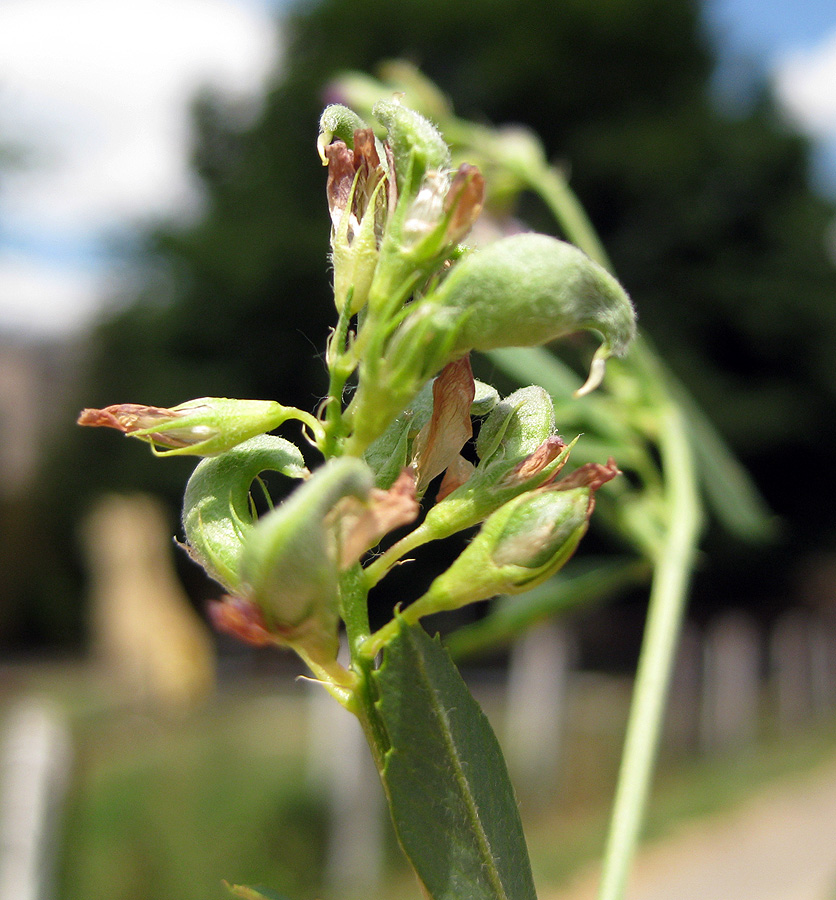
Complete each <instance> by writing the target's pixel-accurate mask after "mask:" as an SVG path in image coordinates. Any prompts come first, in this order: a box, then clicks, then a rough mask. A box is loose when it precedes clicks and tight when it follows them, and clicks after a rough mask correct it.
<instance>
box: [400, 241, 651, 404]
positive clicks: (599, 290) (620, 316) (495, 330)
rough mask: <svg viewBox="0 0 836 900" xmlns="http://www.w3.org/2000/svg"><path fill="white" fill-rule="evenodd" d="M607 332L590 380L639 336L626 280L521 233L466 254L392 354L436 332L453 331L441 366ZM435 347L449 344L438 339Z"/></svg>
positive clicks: (568, 248)
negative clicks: (474, 355)
mask: <svg viewBox="0 0 836 900" xmlns="http://www.w3.org/2000/svg"><path fill="white" fill-rule="evenodd" d="M582 330H587V331H594V332H597V333H598V334H600V336H601V338H602V343H601V346H600V347H599V349H598V351H597V352H596V354H595V358H594V360H593V366H592V370H591V372H590V378H589V380H588V382H587V385H585V386H584V389H583V390H591V389H592V388H593V387H595V386H596V385H597V384H598V383H599V382H600V380H601V377H602V375H603V364H604V360H605V359H606V358H607V357H608V356H611V355H614V354H615V355H620V354H622V353H623V352H624V351H625V350H626V349H627V346H628V344H629V343H630V341H631V340H632V339H633V337H634V335H635V312H634V310H633V306H632V304H631V302H630V299H629V297H628V296H627V294H626V293H625V291H624V289H623V288H622V287H621V285H620V284H619V283H618V282H617V281H616V280H615V278H613V277H612V275H610V274H609V272H607V271H606V269H604V268H603V267H602V266H599V265H598V264H597V263H595V262H593V261H592V260H591V259H589V257H587V256H586V255H585V254H584V253H582V252H581V251H580V250H578V249H577V247H574V246H573V245H572V244H567V243H565V242H564V241H559V240H557V239H556V238H552V237H549V236H547V235H542V234H519V235H514V236H513V237H508V238H503V239H501V240H498V241H496V242H495V243H493V244H491V245H489V246H488V247H486V248H485V249H484V250H482V251H476V252H472V253H470V254H468V255H467V256H465V257H464V258H463V259H461V260H460V261H459V262H458V263H457V264H456V265H455V266H453V268H452V270H451V272H450V274H449V275H448V276H447V277H446V278H445V279H444V281H443V282H442V283H441V285H440V286H439V287H438V288H437V290H436V291H434V292H433V293H432V294H429V295H428V296H427V297H426V298H425V299H424V300H423V302H422V303H421V304H419V305H418V306H417V307H416V310H415V312H414V313H413V315H412V316H410V318H408V319H407V320H406V322H405V323H404V325H403V327H402V330H401V332H400V334H399V335H398V336H397V337H396V339H395V341H394V342H393V345H392V352H393V353H408V352H409V351H408V348H409V347H410V345H411V344H412V343H413V342H415V341H418V342H420V343H423V344H424V345H427V344H428V336H429V335H430V334H434V333H450V334H454V335H455V337H454V338H453V339H452V340H451V341H450V342H449V344H447V345H446V347H445V350H446V352H447V353H448V354H449V355H448V356H447V358H444V359H434V360H432V365H434V366H437V367H438V368H440V367H441V365H444V363H446V362H447V361H448V360H449V359H454V358H455V357H456V356H460V355H462V354H464V353H467V352H468V351H470V350H492V349H494V348H497V347H533V346H538V345H540V344H545V343H548V342H549V341H552V340H554V339H555V338H559V337H563V336H565V335H568V334H571V333H573V332H576V331H582ZM436 346H439V347H440V346H443V345H442V344H440V343H438V344H436Z"/></svg>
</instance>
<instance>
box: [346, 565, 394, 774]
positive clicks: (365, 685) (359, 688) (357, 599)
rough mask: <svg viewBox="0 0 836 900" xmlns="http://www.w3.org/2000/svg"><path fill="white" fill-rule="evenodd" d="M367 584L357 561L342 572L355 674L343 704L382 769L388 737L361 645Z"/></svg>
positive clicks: (370, 663) (371, 663)
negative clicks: (358, 723) (351, 713)
mask: <svg viewBox="0 0 836 900" xmlns="http://www.w3.org/2000/svg"><path fill="white" fill-rule="evenodd" d="M368 594H369V591H368V588H367V587H366V584H365V579H364V578H363V570H362V569H361V568H360V565H359V563H358V564H357V565H355V566H352V567H351V569H349V570H348V571H347V572H345V573H344V575H343V576H342V579H341V584H340V597H341V606H342V610H341V611H342V617H343V621H344V622H345V627H346V633H347V637H348V646H349V650H350V652H351V664H352V669H353V670H354V672H355V673H356V674H357V676H358V681H357V684H356V685H355V687H354V689H353V692H352V698H351V702H350V703H348V704H345V705H346V707H347V708H348V709H350V710H351V712H353V713H354V714H355V715H356V716H357V718H358V719H359V720H360V724H361V725H362V726H363V732H364V733H365V735H366V740H367V741H368V742H369V747H370V749H371V751H372V757H373V758H374V762H375V765H376V766H377V769H378V771H379V772H381V773H382V772H383V764H384V757H385V755H386V751H387V750H388V749H389V737H388V735H387V733H386V729H385V727H384V725H383V723H382V721H381V719H380V715H379V713H378V711H377V707H376V706H375V701H376V699H377V698H376V697H375V693H374V684H373V682H372V670H373V668H374V660H373V659H369V658H368V657H366V656H363V655H362V654H361V653H360V652H359V651H360V646H361V645H362V643H363V642H364V641H365V640H366V639H367V638H368V636H369V631H370V629H369V613H368Z"/></svg>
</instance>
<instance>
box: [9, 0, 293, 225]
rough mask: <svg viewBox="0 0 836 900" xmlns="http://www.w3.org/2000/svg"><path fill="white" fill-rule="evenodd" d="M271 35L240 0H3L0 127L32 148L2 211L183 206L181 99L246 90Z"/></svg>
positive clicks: (56, 220) (87, 213)
mask: <svg viewBox="0 0 836 900" xmlns="http://www.w3.org/2000/svg"><path fill="white" fill-rule="evenodd" d="M275 48H276V40H275V32H274V28H273V26H272V22H271V20H270V18H269V17H268V13H267V11H266V10H265V9H264V8H263V7H261V6H258V5H255V4H247V3H244V2H241V0H238V2H236V0H72V2H69V0H3V2H0V136H6V137H8V136H9V135H11V137H12V138H14V139H16V140H17V141H18V142H20V143H22V144H23V145H24V146H26V145H28V146H29V147H30V148H31V151H32V162H31V164H30V166H29V167H28V168H27V169H26V170H25V171H23V172H20V173H18V174H16V175H13V176H11V177H8V178H7V182H6V186H5V187H4V192H3V195H2V197H0V203H2V207H0V210H1V211H2V214H3V217H4V219H5V220H6V222H7V223H8V222H11V225H12V227H14V225H15V223H16V222H19V223H20V224H21V225H22V227H25V228H27V230H31V229H32V228H37V227H46V228H49V229H68V228H72V229H76V230H78V229H89V230H94V229H99V228H107V227H109V226H111V225H112V224H115V223H120V222H124V220H125V219H129V218H132V217H141V216H144V215H147V214H149V213H159V212H168V211H171V210H178V209H181V208H183V205H184V203H187V200H188V198H189V197H190V196H192V195H191V193H190V186H189V181H188V175H187V169H186V150H187V144H188V126H187V121H186V119H185V117H184V110H185V108H186V106H187V104H188V101H189V99H190V98H191V97H192V96H193V95H194V92H195V91H196V90H197V89H198V88H199V87H201V86H202V85H204V84H207V83H210V84H216V85H220V86H222V87H223V88H224V89H225V90H229V91H232V92H239V93H248V92H249V93H251V92H253V91H254V89H256V88H257V87H258V86H259V85H260V84H261V83H262V81H263V79H264V77H265V76H266V74H267V73H268V71H269V69H270V68H271V66H272V65H274V63H275Z"/></svg>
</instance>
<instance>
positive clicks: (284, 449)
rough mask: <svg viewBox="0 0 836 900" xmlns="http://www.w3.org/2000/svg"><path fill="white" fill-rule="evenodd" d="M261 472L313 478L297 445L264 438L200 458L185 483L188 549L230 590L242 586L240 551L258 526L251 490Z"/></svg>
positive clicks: (263, 436)
mask: <svg viewBox="0 0 836 900" xmlns="http://www.w3.org/2000/svg"><path fill="white" fill-rule="evenodd" d="M262 472H280V473H281V474H283V475H286V476H287V477H289V478H305V477H306V476H307V475H308V474H309V473H308V470H307V469H306V468H305V461H304V459H303V458H302V454H301V452H300V451H299V448H298V447H297V446H296V445H295V444H291V443H290V441H286V440H285V439H284V438H280V437H276V436H275V435H272V434H265V435H261V436H259V437H255V438H251V439H250V440H249V441H245V442H244V443H243V444H239V445H238V446H237V447H234V448H233V449H232V450H229V451H227V452H226V453H223V454H221V455H219V456H213V457H211V458H209V459H204V460H202V461H201V462H200V463H198V465H197V467H196V468H195V470H194V472H193V473H192V476H191V478H189V482H188V484H187V485H186V493H185V496H184V498H183V529H184V531H185V534H186V541H187V545H186V549H187V550H188V552H189V555H190V556H191V557H192V559H194V560H195V562H197V563H199V564H200V565H201V566H203V568H204V569H205V570H206V572H207V573H208V574H209V575H210V576H211V577H212V578H214V579H215V580H216V581H219V582H220V583H221V584H222V585H224V587H225V588H226V589H227V590H229V591H232V592H234V591H236V590H238V588H239V587H240V576H239V564H240V558H241V551H242V549H243V547H244V543H245V542H246V539H247V535H248V534H249V533H250V532H251V531H252V528H253V526H254V524H255V518H254V515H253V510H252V505H251V500H250V487H251V485H252V483H253V481H254V480H255V479H256V478H257V477H258V476H259V475H260V474H261V473H262Z"/></svg>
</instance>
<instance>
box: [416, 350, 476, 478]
mask: <svg viewBox="0 0 836 900" xmlns="http://www.w3.org/2000/svg"><path fill="white" fill-rule="evenodd" d="M475 396H476V382H475V381H474V380H473V371H472V370H471V368H470V357H469V356H467V355H466V356H462V357H461V358H459V359H456V360H454V361H453V362H451V363H448V364H447V365H446V366H445V367H444V368H443V369H442V370H441V373H440V374H439V376H438V377H437V378H436V379H435V381H434V382H433V411H432V417H431V418H430V421H429V422H428V423H427V424H426V425H425V426H424V427H423V428H422V429H421V430H420V431H419V432H418V436H417V437H416V438H415V443H414V444H413V455H412V465H413V466H414V467H415V470H416V471H417V473H418V491H419V493H420V492H421V490H422V489H423V488H426V486H427V485H428V484H429V483H430V482H431V481H432V480H433V478H435V477H436V475H440V474H441V473H442V472H443V471H444V470H445V469H446V468H447V467H448V466H449V465H450V464H451V463H452V462H454V460H455V459H456V457H458V455H459V453H460V451H461V449H462V447H463V446H464V445H465V444H466V443H467V441H469V440H470V438H471V437H472V436H473V423H472V422H471V421H470V407H471V406H472V405H473V398H474V397H475Z"/></svg>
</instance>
